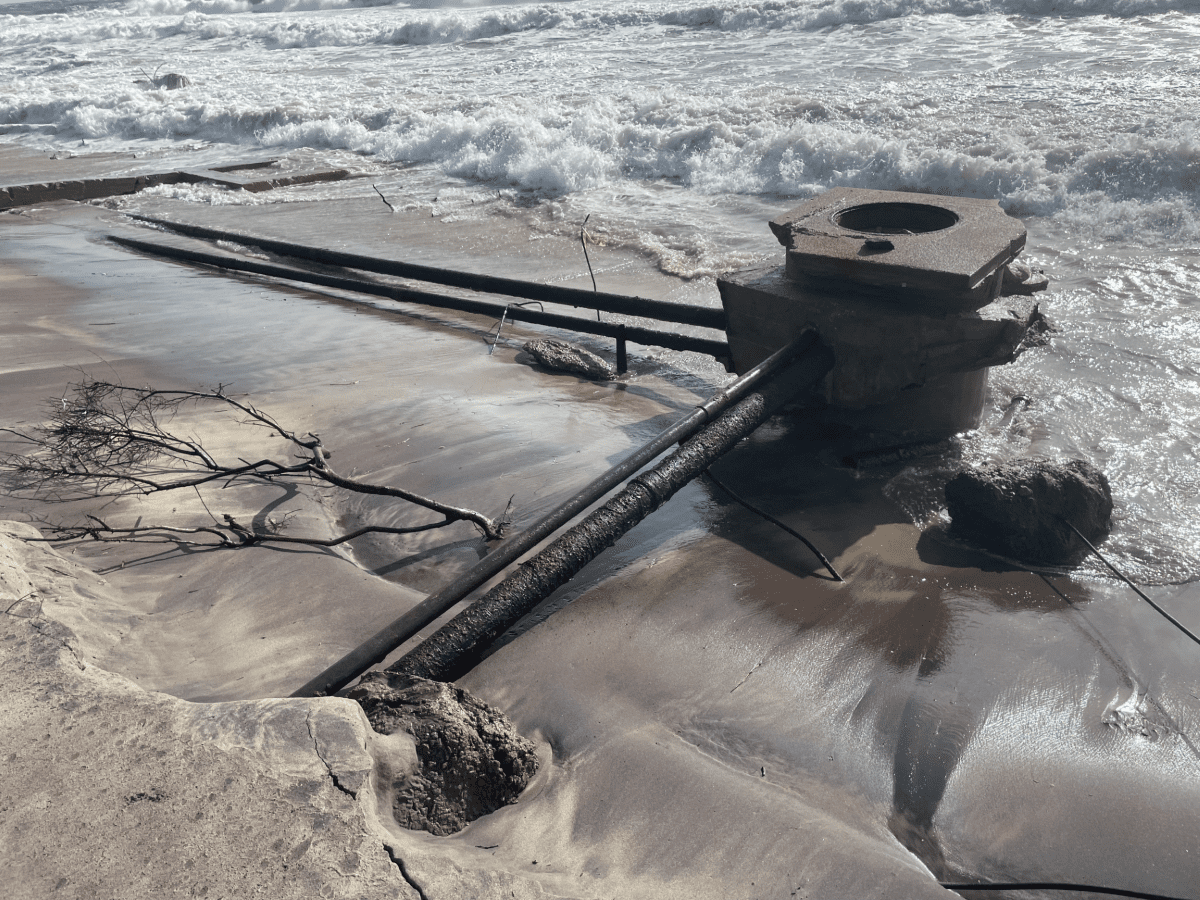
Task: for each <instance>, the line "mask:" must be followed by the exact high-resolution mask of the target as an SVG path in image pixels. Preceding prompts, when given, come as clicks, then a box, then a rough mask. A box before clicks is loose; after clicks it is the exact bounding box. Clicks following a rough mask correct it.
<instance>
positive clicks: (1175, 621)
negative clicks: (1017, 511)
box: [1063, 519, 1200, 644]
mask: <svg viewBox="0 0 1200 900" xmlns="http://www.w3.org/2000/svg"><path fill="white" fill-rule="evenodd" d="M1063 521H1064V522H1067V520H1066V519H1063ZM1067 527H1068V528H1070V529H1071V530H1072V531H1073V532H1075V533H1076V534H1077V535H1079V539H1080V540H1081V541H1083V542H1084V543H1085V544H1087V545H1088V549H1089V550H1091V551H1092V552H1093V553H1095V554H1096V557H1097V558H1098V559H1099V560H1100V562H1102V563H1104V564H1105V565H1106V566H1108V568H1109V571H1111V572H1112V573H1113V574H1114V575H1116V576H1117V577H1118V578H1120V579H1121V580H1122V581H1123V582H1125V583H1126V584H1127V585H1129V586H1130V587H1131V588H1133V592H1134V593H1135V594H1137V595H1138V596H1139V597H1141V598H1142V599H1143V600H1145V601H1146V602H1147V603H1149V604H1150V605H1151V606H1152V607H1154V609H1155V610H1157V611H1158V613H1159V615H1161V616H1162V617H1163V618H1164V619H1166V620H1167V621H1168V622H1170V623H1171V624H1172V625H1174V626H1175V627H1176V628H1178V629H1179V630H1180V631H1182V632H1183V633H1184V634H1186V635H1187V636H1188V637H1190V638H1191V639H1192V640H1193V641H1195V642H1196V643H1197V644H1200V637H1196V635H1194V634H1192V633H1191V632H1190V631H1188V629H1187V626H1186V625H1184V624H1183V623H1182V622H1180V621H1179V620H1178V619H1176V618H1175V617H1174V616H1172V615H1171V614H1170V613H1169V612H1167V611H1166V610H1165V609H1163V608H1162V607H1161V606H1159V605H1158V604H1157V603H1155V602H1154V601H1153V600H1151V599H1150V598H1149V597H1147V596H1146V595H1145V593H1143V591H1142V589H1141V588H1139V587H1138V586H1137V585H1136V584H1134V583H1133V582H1132V581H1130V580H1129V579H1128V578H1126V577H1125V575H1124V574H1123V573H1122V572H1120V571H1119V570H1118V569H1117V567H1116V566H1114V565H1113V564H1112V563H1110V562H1109V561H1108V560H1107V559H1105V557H1104V554H1103V553H1101V552H1100V551H1099V550H1098V549H1096V546H1095V545H1094V544H1093V543H1092V542H1091V541H1089V540H1088V539H1087V538H1086V537H1084V536H1083V532H1082V531H1080V530H1079V529H1078V528H1076V527H1075V526H1074V525H1073V524H1072V523H1070V522H1067Z"/></svg>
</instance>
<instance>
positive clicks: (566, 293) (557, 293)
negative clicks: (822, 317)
mask: <svg viewBox="0 0 1200 900" xmlns="http://www.w3.org/2000/svg"><path fill="white" fill-rule="evenodd" d="M130 218H132V219H136V220H137V221H139V222H147V223H149V224H151V225H157V226H159V227H161V228H166V229H169V230H171V231H175V232H178V233H179V234H185V235H187V236H189V237H195V238H202V239H205V240H212V241H233V242H235V243H238V244H245V245H248V246H251V247H258V248H259V249H262V250H267V251H269V252H271V253H277V254H280V255H283V256H293V257H296V258H297V259H306V260H309V261H311V262H318V263H323V264H325V265H330V266H341V267H342V268H346V269H361V270H362V271H364V272H375V273H376V274H378V275H393V276H396V277H398V278H409V279H412V280H414V281H426V282H429V283H430V284H441V285H445V286H447V287H459V288H467V289H468V290H473V291H483V292H485V293H488V294H500V295H502V296H505V297H521V298H523V299H526V300H541V301H542V302H544V303H563V304H566V305H568V306H578V307H583V308H584V309H598V310H600V311H602V312H611V313H619V314H621V315H626V316H641V317H642V318H644V319H656V320H658V321H660V322H675V323H677V324H680V325H699V326H700V327H702V328H715V329H716V330H718V331H724V330H725V311H724V310H723V309H712V308H709V307H707V306H691V305H688V304H684V303H668V302H666V301H664V300H648V299H646V298H644V297H627V296H625V295H623V294H610V293H607V292H604V291H585V290H580V289H579V288H569V287H562V286H560V285H553V284H540V283H538V282H535V281H521V280H519V279H516V278H501V277H498V276H495V275H477V274H473V273H471V272H458V271H455V270H453V269H441V268H437V267H436V266H423V265H419V264H417V263H406V262H399V261H396V260H387V259H374V258H373V257H370V256H359V255H358V254H354V253H342V252H340V251H337V250H324V249H321V248H319V247H309V246H306V245H304V244H295V243H292V242H291V241H277V240H273V239H271V238H264V237H255V236H253V235H248V234H238V233H237V232H233V231H222V230H219V229H216V228H205V227H204V226H202V225H187V224H184V223H182V222H171V221H168V220H166V219H155V218H151V217H149V216H139V215H134V214H130Z"/></svg>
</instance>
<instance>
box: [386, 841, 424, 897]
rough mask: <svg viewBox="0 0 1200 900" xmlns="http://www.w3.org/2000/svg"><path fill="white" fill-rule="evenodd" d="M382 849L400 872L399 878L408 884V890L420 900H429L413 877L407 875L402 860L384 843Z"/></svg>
mask: <svg viewBox="0 0 1200 900" xmlns="http://www.w3.org/2000/svg"><path fill="white" fill-rule="evenodd" d="M383 849H384V850H386V851H387V855H388V858H389V859H390V860H391V861H392V862H393V863H394V864H395V866H396V868H397V869H399V870H400V877H401V878H403V879H404V880H405V881H406V882H408V886H409V887H410V888H412V889H413V890H414V891H416V892H417V896H418V897H420V898H421V900H429V896H428V895H427V894H426V893H425V890H424V888H422V887H421V885H419V884H417V882H416V881H415V880H414V879H413V877H412V876H411V875H409V874H408V869H407V868H406V867H405V865H404V860H402V859H401V858H400V857H398V856H397V855H396V854H395V853H394V852H393V851H392V848H391V846H390V845H389V844H386V843H385V844H384V845H383Z"/></svg>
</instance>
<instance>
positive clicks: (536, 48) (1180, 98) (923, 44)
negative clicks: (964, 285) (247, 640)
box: [0, 0, 1200, 601]
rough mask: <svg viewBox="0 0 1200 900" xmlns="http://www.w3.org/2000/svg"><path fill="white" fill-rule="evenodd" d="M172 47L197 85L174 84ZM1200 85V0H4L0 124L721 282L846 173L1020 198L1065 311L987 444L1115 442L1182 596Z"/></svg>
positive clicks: (891, 183)
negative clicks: (310, 176) (778, 224)
mask: <svg viewBox="0 0 1200 900" xmlns="http://www.w3.org/2000/svg"><path fill="white" fill-rule="evenodd" d="M165 72H175V73H179V74H182V75H184V76H186V77H187V78H188V79H189V80H190V82H191V83H190V85H188V86H187V87H186V88H183V89H179V90H165V89H160V88H156V87H154V84H153V78H154V76H155V75H156V74H162V73H165ZM1198 83H1200V2H1197V0H1079V2H1061V0H973V2H964V0H822V2H817V0H738V2H716V3H712V2H710V3H695V2H679V0H674V2H629V0H595V2H592V0H579V2H559V3H532V4H521V3H475V4H446V3H441V2H434V0H431V2H426V3H413V4H387V3H347V2H336V0H265V2H261V3H248V2H242V0H131V2H128V3H106V2H101V3H85V4H78V5H74V4H70V3H69V2H62V0H26V2H11V0H10V2H7V3H4V2H0V141H5V142H9V143H16V144H19V145H21V146H23V147H26V148H30V149H36V150H44V151H47V152H53V153H64V154H65V153H75V154H86V153H100V152H119V153H126V154H135V155H138V156H141V157H146V156H151V157H152V156H154V155H156V154H168V153H178V152H180V151H186V152H187V153H188V154H190V156H191V158H193V159H194V161H195V162H194V164H196V165H202V164H204V165H207V164H218V163H219V162H221V161H227V160H229V159H236V158H239V157H250V156H254V157H262V156H279V155H298V156H300V157H302V158H303V159H305V160H307V161H309V162H312V163H314V164H319V165H337V166H342V167H346V168H349V169H351V170H352V171H354V172H356V173H360V174H364V175H367V176H369V178H363V179H356V180H350V181H346V182H341V183H338V184H336V185H320V186H310V187H304V188H289V189H286V190H284V191H279V192H272V193H271V194H263V195H253V196H243V195H241V194H238V193H234V192H230V191H225V190H223V189H220V188H217V187H211V186H210V187H205V186H172V187H161V188H156V189H154V190H153V191H150V192H146V193H147V195H150V196H158V197H164V196H166V197H173V198H176V199H180V200H184V201H187V202H193V203H197V204H229V203H256V204H263V203H281V202H282V203H286V202H289V201H296V200H313V199H317V198H339V197H350V196H368V195H370V196H373V193H372V187H371V185H372V184H374V185H376V186H378V187H379V188H380V190H381V191H382V192H383V193H385V195H386V196H387V197H388V199H389V201H390V202H392V203H394V204H396V205H397V206H398V207H402V208H407V209H421V210H428V211H429V212H430V213H431V214H432V215H434V216H437V217H439V218H441V219H442V220H443V221H454V220H455V219H456V218H471V219H472V220H474V221H477V222H478V221H481V220H482V221H490V222H494V223H495V224H496V227H498V228H510V227H512V226H513V225H514V223H516V224H518V225H519V227H521V228H523V229H527V230H528V232H529V234H530V235H531V237H536V236H545V235H554V234H557V235H573V234H576V233H577V232H578V230H579V227H580V224H581V223H582V221H583V220H584V219H585V217H586V218H588V222H589V224H588V229H589V234H590V235H591V236H592V237H593V239H594V240H595V241H596V242H597V243H598V245H599V246H600V247H601V248H609V249H611V250H612V251H613V252H616V251H618V250H620V251H628V252H633V253H637V254H640V255H641V256H642V257H644V258H645V260H646V261H647V262H648V264H650V265H653V266H655V267H657V268H658V269H659V270H661V271H662V272H664V273H666V274H668V275H670V276H672V277H675V278H679V279H684V280H688V281H690V282H694V283H696V284H698V285H700V286H702V287H703V286H704V285H711V282H712V281H713V279H714V278H715V276H717V275H718V274H720V273H721V272H723V271H727V270H730V269H736V268H740V267H744V266H749V265H756V264H763V263H766V262H769V261H775V260H778V259H779V255H780V250H779V248H778V246H777V244H775V242H774V239H773V238H772V237H771V235H770V234H769V232H768V231H767V228H766V221H767V219H769V218H771V217H772V216H774V215H776V214H778V213H779V212H781V211H783V210H785V209H787V208H789V207H790V206H793V205H795V204H797V203H798V202H800V201H802V200H804V199H807V198H809V197H812V196H814V195H816V194H818V193H820V192H822V191H824V190H827V189H829V188H832V187H836V186H854V187H863V188H879V189H885V190H903V191H925V192H932V193H941V194H954V195H961V196H970V197H983V198H991V199H995V200H998V201H999V202H1000V204H1001V206H1002V207H1003V208H1004V209H1005V210H1006V211H1007V212H1008V213H1009V214H1011V215H1013V216H1017V217H1020V218H1021V219H1022V220H1023V221H1024V222H1025V224H1026V226H1027V227H1028V229H1029V233H1030V238H1029V244H1028V249H1027V251H1026V258H1027V259H1028V261H1029V262H1030V263H1031V264H1033V265H1034V266H1035V267H1037V268H1042V269H1044V270H1045V271H1046V273H1047V274H1048V275H1049V276H1050V277H1051V279H1052V289H1051V291H1050V292H1049V293H1048V294H1047V295H1044V296H1045V299H1044V301H1043V308H1044V310H1045V311H1046V313H1047V314H1048V315H1049V317H1050V319H1051V321H1052V322H1054V324H1055V325H1056V326H1057V327H1058V328H1059V332H1058V333H1057V334H1056V335H1055V337H1054V340H1053V342H1052V345H1051V347H1050V348H1048V349H1046V350H1044V351H1037V352H1033V353H1029V354H1027V355H1026V356H1025V357H1023V358H1022V359H1021V360H1020V361H1019V362H1018V363H1017V364H1015V365H1013V366H1008V367H1004V368H1000V369H997V370H995V371H994V373H993V377H992V388H991V391H992V397H991V404H990V408H989V411H988V412H987V414H986V418H985V422H984V424H983V426H982V427H981V428H980V430H979V431H978V432H976V433H975V434H973V435H969V436H967V437H966V438H965V439H964V445H963V451H962V453H963V459H964V460H966V461H979V460H983V459H995V458H1008V457H1012V456H1019V455H1046V456H1051V457H1068V456H1079V457H1084V458H1087V459H1090V460H1092V461H1093V462H1095V463H1097V464H1098V465H1100V466H1101V467H1102V468H1103V469H1104V470H1105V471H1106V472H1107V473H1108V475H1109V478H1110V479H1111V480H1112V481H1113V484H1114V492H1115V494H1116V498H1117V504H1118V509H1117V525H1116V530H1115V532H1114V535H1113V537H1112V538H1111V539H1110V542H1109V548H1110V550H1111V552H1112V554H1113V558H1114V559H1115V560H1117V561H1118V562H1119V563H1120V564H1121V565H1122V566H1123V567H1124V568H1125V569H1126V571H1127V572H1128V573H1129V574H1130V575H1132V576H1133V577H1135V578H1137V579H1138V580H1140V581H1142V582H1143V583H1147V584H1153V585H1160V586H1161V588H1160V593H1161V594H1163V595H1164V596H1167V597H1173V598H1175V599H1180V600H1185V601H1186V600H1195V599H1197V597H1196V595H1195V594H1194V592H1192V591H1193V589H1192V587H1191V584H1192V582H1194V581H1195V580H1196V579H1198V578H1200V526H1198V525H1197V516H1196V513H1197V496H1198V492H1200V478H1198V477H1197V475H1198V473H1197V452H1196V445H1197V437H1198V434H1200V323H1198V320H1197V311H1198V306H1197V299H1196V285H1197V283H1200V213H1198V208H1197V207H1198V200H1200V194H1198V192H1200V128H1198V126H1197V121H1198V120H1200V101H1198V100H1197V94H1198V92H1197V91H1196V88H1195V86H1196V85H1197V84H1198ZM139 202H140V201H139V198H138V197H133V198H129V199H127V200H123V201H121V205H122V206H123V207H125V208H137V205H138V203H139ZM711 294H712V302H714V303H715V302H716V300H715V295H716V292H715V288H713V289H712V290H711ZM920 482H921V479H920V478H919V477H916V476H910V477H909V480H908V481H907V482H905V483H904V484H902V485H898V486H896V487H895V489H894V490H893V493H894V494H895V495H896V497H897V499H898V502H901V503H902V505H904V506H905V508H906V509H908V510H909V511H910V512H911V514H912V516H913V517H914V518H915V519H917V520H922V519H923V518H925V517H928V516H930V515H936V509H935V507H936V506H937V504H936V502H934V501H933V500H931V499H930V498H929V497H928V496H924V495H923V494H922V486H921V483H920ZM931 483H932V482H931ZM1092 574H1093V575H1094V576H1095V577H1101V575H1102V574H1103V570H1102V569H1100V568H1099V567H1097V568H1095V569H1094V570H1093V572H1092Z"/></svg>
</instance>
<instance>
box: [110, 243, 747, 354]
mask: <svg viewBox="0 0 1200 900" xmlns="http://www.w3.org/2000/svg"><path fill="white" fill-rule="evenodd" d="M109 240H111V241H113V242H114V243H117V244H120V245H121V246H122V247H128V248H130V249H131V250H137V251H139V252H141V253H149V254H153V255H155V256H163V257H166V258H168V259H176V260H180V261H182V262H190V263H198V264H200V265H205V266H216V267H218V268H221V269H232V270H234V271H236V272H250V273H252V274H255V275H265V276H267V277H269V278H283V279H287V280H289V281H299V282H303V283H305V284H319V285H322V286H323V287H331V288H338V289H339V290H344V291H356V292H358V293H360V294H371V295H373V296H376V297H386V298H388V299H389V300H397V301H400V302H403V303H419V304H421V305H424V306H436V307H440V308H442V309H456V310H460V311H461V312H468V313H476V314H478V315H483V316H490V317H491V318H493V319H499V318H500V317H501V316H502V315H506V313H505V310H506V309H507V311H508V312H507V317H508V319H509V320H510V321H520V322H530V323H532V324H535V325H550V326H552V327H554V328H562V329H565V330H567V331H575V332H579V333H582V334H598V335H604V336H605V337H612V338H615V337H617V336H619V335H620V333H621V326H620V325H618V324H617V323H615V322H593V321H591V320H590V319H585V318H583V317H582V316H567V315H562V314H560V313H548V312H543V311H541V310H538V309H529V308H527V307H523V306H517V305H515V304H512V305H508V306H504V305H503V304H499V303H488V302H487V301H485V300H469V299H466V298H463V297H450V296H447V295H445V294H434V293H432V292H430V291H420V290H416V289H414V288H402V287H394V286H392V285H386V284H379V283H378V282H374V281H366V280H362V281H360V280H358V279H356V278H343V277H338V276H334V275H321V274H319V273H317V272H305V271H302V270H300V269H292V268H288V267H286V266H275V265H271V264H269V263H261V262H252V261H251V260H247V259H238V258H237V257H233V256H218V255H216V254H214V253H201V252H199V251H197V250H184V249H182V248H180V247H172V246H170V245H168V244H154V243H150V242H149V241H139V240H136V239H134V238H126V237H119V236H117V235H109ZM624 334H625V337H626V339H627V340H630V341H633V342H634V343H635V344H645V345H647V346H651V347H666V348H668V349H670V350H691V351H693V352H696V353H703V354H706V355H708V356H714V357H716V358H717V359H728V358H729V344H727V343H726V342H725V341H716V340H712V339H710V338H699V337H690V336H688V335H686V334H676V333H675V332H671V331H657V330H655V329H653V328H639V327H637V326H634V325H628V326H625V332H624Z"/></svg>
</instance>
